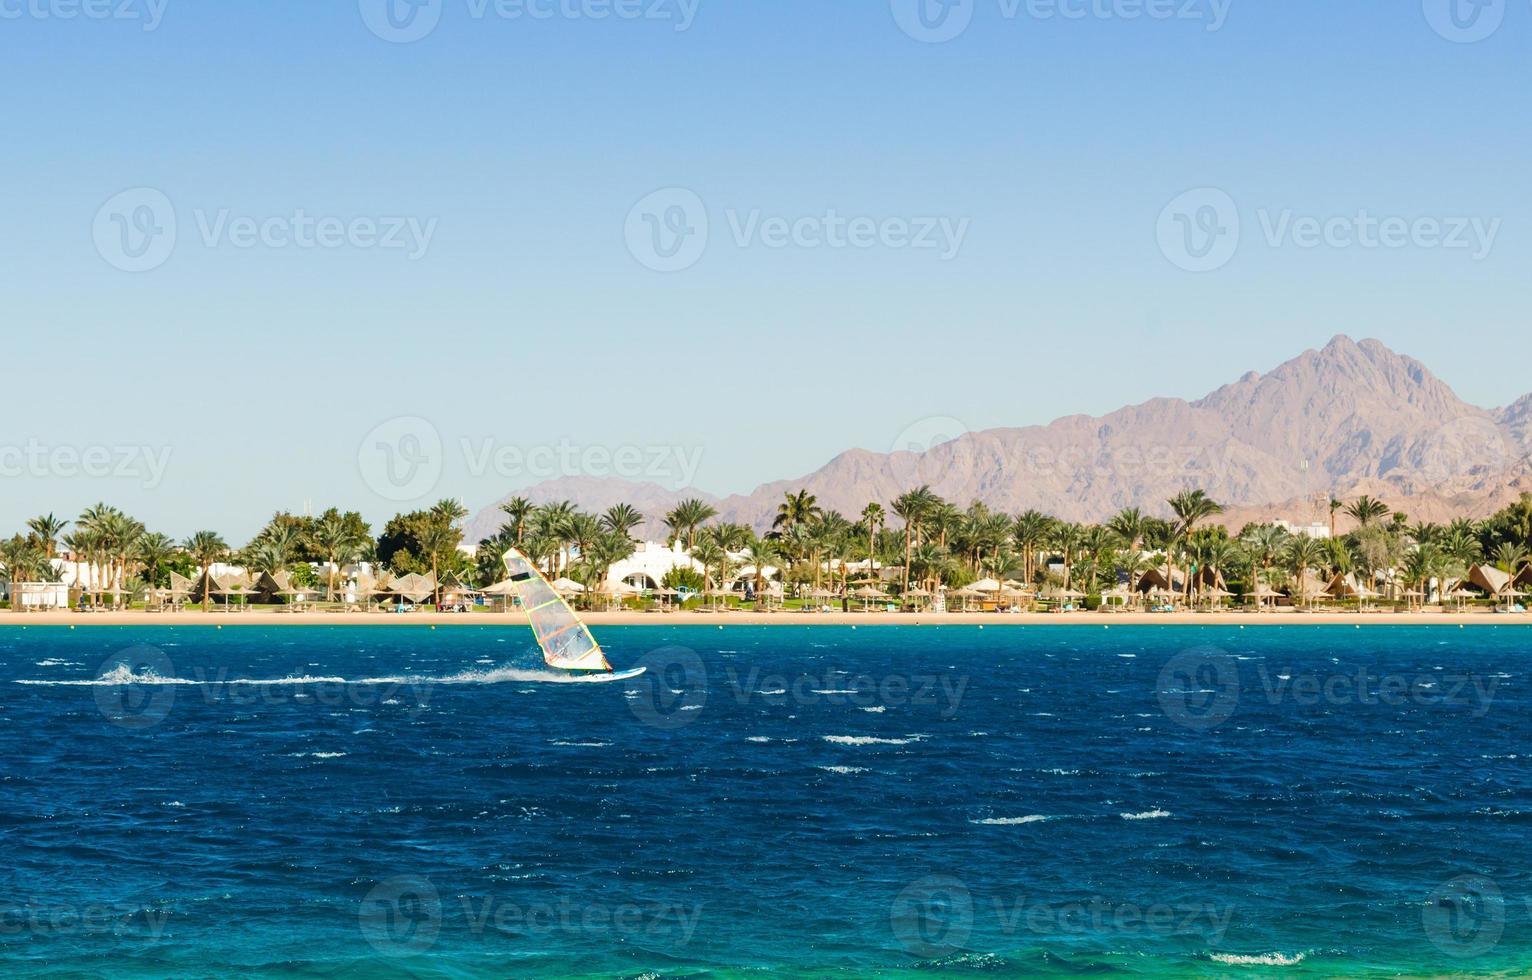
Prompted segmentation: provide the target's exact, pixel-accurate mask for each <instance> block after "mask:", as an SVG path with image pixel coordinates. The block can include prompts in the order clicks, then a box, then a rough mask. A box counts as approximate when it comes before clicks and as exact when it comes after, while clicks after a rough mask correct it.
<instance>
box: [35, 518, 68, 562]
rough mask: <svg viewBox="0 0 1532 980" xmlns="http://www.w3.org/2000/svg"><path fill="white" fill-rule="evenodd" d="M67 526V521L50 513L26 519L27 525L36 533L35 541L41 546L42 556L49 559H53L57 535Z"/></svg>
mask: <svg viewBox="0 0 1532 980" xmlns="http://www.w3.org/2000/svg"><path fill="white" fill-rule="evenodd" d="M68 526H69V522H68V521H64V520H60V519H58V518H57V517H54V516H53V515H52V514H44V515H42V516H41V517H34V518H32V519H31V520H30V521H27V527H28V528H30V529H31V530H32V533H33V534H35V535H37V543H38V544H39V545H41V546H42V549H43V556H44V557H46V558H47V559H48V560H49V561H52V560H53V556H54V553H55V551H57V546H58V538H59V535H60V534H61V533H63V530H64V528H66V527H68Z"/></svg>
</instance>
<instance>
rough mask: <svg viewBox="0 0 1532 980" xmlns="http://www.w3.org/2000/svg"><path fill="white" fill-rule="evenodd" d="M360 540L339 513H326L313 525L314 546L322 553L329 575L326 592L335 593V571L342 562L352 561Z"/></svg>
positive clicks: (332, 595)
mask: <svg viewBox="0 0 1532 980" xmlns="http://www.w3.org/2000/svg"><path fill="white" fill-rule="evenodd" d="M361 544H362V542H361V540H360V539H358V538H357V536H356V535H355V534H354V533H353V532H352V529H351V526H350V525H349V524H347V523H346V521H345V519H343V518H342V517H341V516H340V515H339V514H327V515H325V517H324V518H323V519H322V520H320V521H319V523H318V524H316V525H315V527H314V546H315V547H316V548H318V549H319V553H320V554H322V555H324V558H325V564H326V566H328V569H329V575H328V580H327V583H326V589H327V592H326V594H327V595H329V596H331V597H332V598H333V597H334V595H335V571H336V568H337V566H339V565H340V564H341V563H342V562H347V561H354V560H355V558H356V553H357V550H358V549H359V548H360V547H361Z"/></svg>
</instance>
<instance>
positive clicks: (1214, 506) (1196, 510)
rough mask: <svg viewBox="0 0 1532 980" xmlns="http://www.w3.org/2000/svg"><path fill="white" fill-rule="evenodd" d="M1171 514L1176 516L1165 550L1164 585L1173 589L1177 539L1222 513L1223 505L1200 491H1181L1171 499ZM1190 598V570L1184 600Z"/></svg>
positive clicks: (1183, 537)
mask: <svg viewBox="0 0 1532 980" xmlns="http://www.w3.org/2000/svg"><path fill="white" fill-rule="evenodd" d="M1167 503H1169V504H1170V509H1171V512H1172V513H1174V514H1175V515H1176V524H1175V525H1174V530H1173V533H1172V535H1171V540H1170V542H1169V546H1168V547H1167V548H1166V550H1165V564H1166V574H1165V578H1166V583H1165V584H1166V585H1168V586H1170V587H1172V588H1174V582H1175V543H1176V540H1177V538H1179V539H1180V540H1183V541H1184V540H1186V539H1187V538H1189V537H1190V536H1191V534H1192V532H1193V531H1195V530H1196V529H1197V522H1198V521H1201V520H1205V519H1206V518H1209V517H1213V516H1215V515H1217V514H1222V513H1223V505H1222V504H1220V503H1218V502H1216V501H1214V500H1213V499H1212V498H1211V497H1209V496H1208V495H1207V494H1206V493H1204V492H1203V491H1201V490H1182V491H1181V492H1180V493H1178V494H1176V495H1175V496H1174V497H1171V498H1170V500H1169V501H1167ZM1191 596H1192V576H1191V573H1190V570H1188V572H1187V575H1186V598H1187V600H1188V601H1190V599H1191Z"/></svg>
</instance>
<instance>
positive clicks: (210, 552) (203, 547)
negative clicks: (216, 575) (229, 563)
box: [182, 531, 229, 612]
mask: <svg viewBox="0 0 1532 980" xmlns="http://www.w3.org/2000/svg"><path fill="white" fill-rule="evenodd" d="M182 547H183V548H185V549H186V552H187V554H189V555H191V556H192V558H193V559H194V560H195V561H196V562H197V563H198V564H199V565H201V566H202V611H203V612H207V606H208V597H209V595H210V591H211V589H212V587H213V565H214V564H215V563H216V562H218V561H219V560H220V559H222V558H223V557H224V556H225V555H227V554H228V553H229V546H228V545H227V544H225V543H224V540H223V538H221V537H219V535H218V532H216V531H198V532H197V533H196V534H193V535H192V536H191V537H189V538H187V539H186V543H185V544H184V545H182Z"/></svg>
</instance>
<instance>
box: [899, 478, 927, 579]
mask: <svg viewBox="0 0 1532 980" xmlns="http://www.w3.org/2000/svg"><path fill="white" fill-rule="evenodd" d="M935 502H936V495H935V494H934V493H932V492H931V488H930V487H929V486H920V487H917V488H915V489H914V490H909V491H906V492H905V493H901V494H900V495H899V496H897V497H895V498H894V514H895V515H897V516H898V517H899V519H900V520H902V521H904V589H903V591H904V592H908V591H910V555H911V552H912V550H913V548H914V540H915V536H916V535H917V534H919V533H920V526H919V525H920V520H921V518H923V517H924V516H925V515H926V514H927V513H928V512H929V511H930V509H931V507H932V505H933V504H934V503H935Z"/></svg>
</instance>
